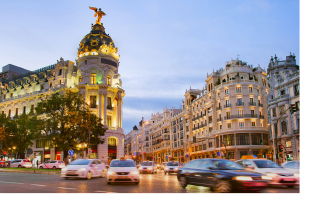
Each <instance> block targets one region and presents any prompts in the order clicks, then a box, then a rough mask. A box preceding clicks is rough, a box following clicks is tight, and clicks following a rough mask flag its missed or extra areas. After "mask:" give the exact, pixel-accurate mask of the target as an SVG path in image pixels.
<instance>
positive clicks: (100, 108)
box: [99, 93, 102, 118]
mask: <svg viewBox="0 0 320 213" xmlns="http://www.w3.org/2000/svg"><path fill="white" fill-rule="evenodd" d="M101 96H102V94H101V93H99V118H101V110H102V107H101Z"/></svg>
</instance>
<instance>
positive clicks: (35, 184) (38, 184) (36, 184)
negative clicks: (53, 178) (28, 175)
mask: <svg viewBox="0 0 320 213" xmlns="http://www.w3.org/2000/svg"><path fill="white" fill-rule="evenodd" d="M31 185H32V186H46V185H40V184H31Z"/></svg>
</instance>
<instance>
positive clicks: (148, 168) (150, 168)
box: [139, 161, 157, 174]
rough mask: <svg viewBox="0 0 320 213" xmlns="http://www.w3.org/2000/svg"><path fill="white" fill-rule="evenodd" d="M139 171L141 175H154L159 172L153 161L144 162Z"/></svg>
mask: <svg viewBox="0 0 320 213" xmlns="http://www.w3.org/2000/svg"><path fill="white" fill-rule="evenodd" d="M139 171H140V174H141V173H143V172H147V173H151V174H153V173H156V172H157V166H156V165H155V164H154V163H153V161H143V162H142V164H141V166H140V168H139Z"/></svg>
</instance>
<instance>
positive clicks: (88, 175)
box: [87, 171, 91, 180]
mask: <svg viewBox="0 0 320 213" xmlns="http://www.w3.org/2000/svg"><path fill="white" fill-rule="evenodd" d="M87 179H88V180H90V179H91V172H90V171H89V172H88V173H87Z"/></svg>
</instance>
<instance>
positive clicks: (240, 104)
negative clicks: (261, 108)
mask: <svg viewBox="0 0 320 213" xmlns="http://www.w3.org/2000/svg"><path fill="white" fill-rule="evenodd" d="M236 106H244V102H237V103H236Z"/></svg>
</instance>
